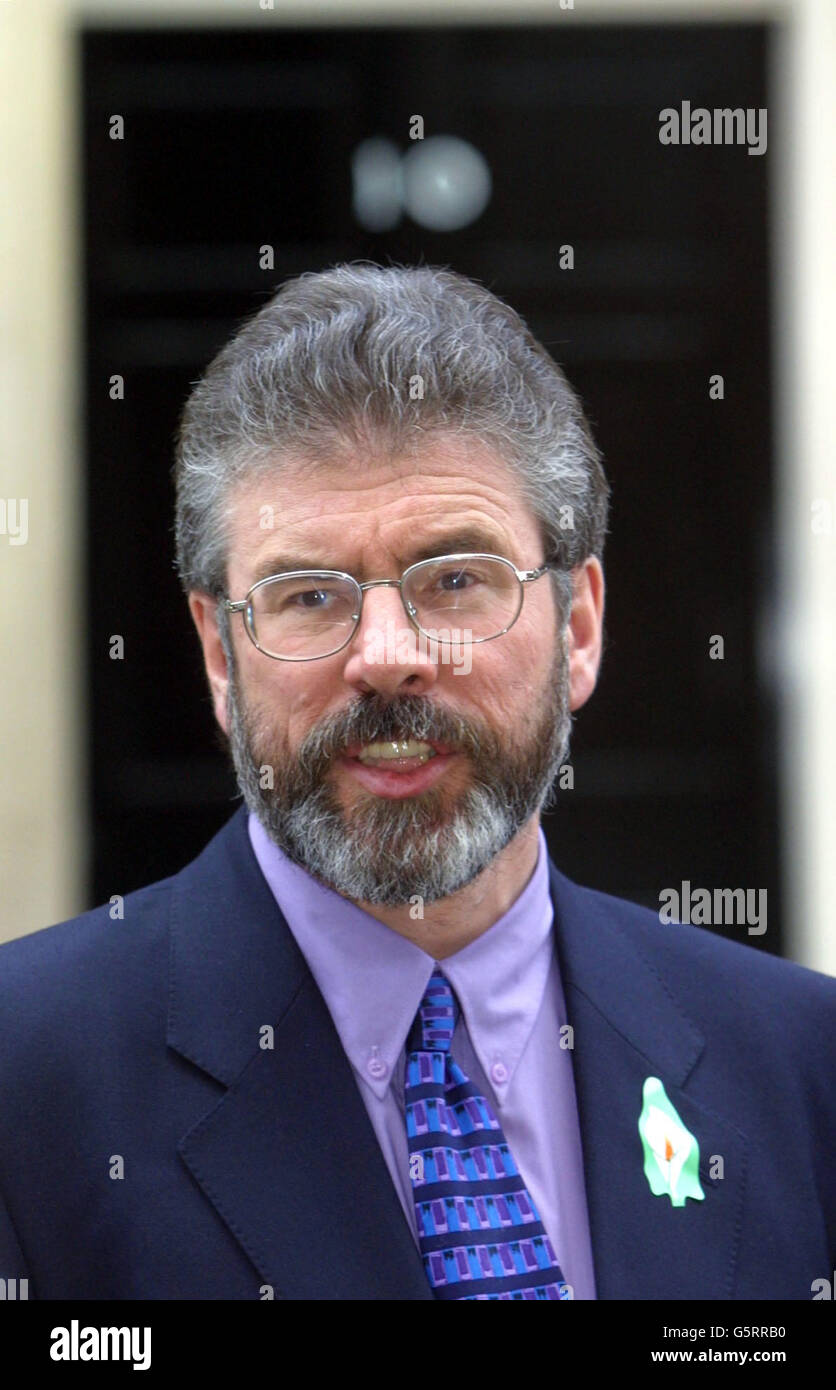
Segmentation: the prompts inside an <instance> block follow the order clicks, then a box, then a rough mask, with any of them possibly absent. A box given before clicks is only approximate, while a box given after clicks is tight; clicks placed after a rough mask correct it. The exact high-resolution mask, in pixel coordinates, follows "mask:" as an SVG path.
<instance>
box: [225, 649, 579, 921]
mask: <svg viewBox="0 0 836 1390" xmlns="http://www.w3.org/2000/svg"><path fill="white" fill-rule="evenodd" d="M557 647H558V650H557V652H556V655H555V661H554V664H553V667H552V674H551V682H550V683H551V685H552V690H551V691H550V692H549V694H550V698H546V699H544V700H543V702H542V706H541V708H540V709H537V710H534V711H533V715H529V716H528V717H527V718H526V719H525V720H523V721H521V722H522V738H521V741H520V742H519V743H515V742H514V741H513V738H512V735H511V734H510V733H509V734H508V735H507V736H505V735H503V736H502V737H500V736H499V735H497V734H496V733H495V732H494V731H493V729H491V728H490V727H489V726H488V725H486V724H484V723H482V722H481V721H480V722H479V724H478V725H477V724H476V723H475V722H474V721H473V720H471V719H464V718H463V717H461V716H460V715H457V714H454V713H453V712H452V711H449V710H447V709H446V708H444V707H443V706H441V705H438V704H436V702H435V701H434V700H432V699H428V698H427V697H426V696H418V695H400V696H396V697H394V698H393V699H391V700H386V699H384V698H383V697H382V696H379V695H377V694H372V695H369V696H362V697H361V698H360V699H359V700H358V701H357V702H356V703H355V704H354V705H352V706H351V707H349V708H348V709H346V710H341V711H340V712H339V713H338V714H334V715H332V716H330V717H329V718H327V719H324V720H323V721H322V722H321V723H320V724H318V725H317V726H316V728H314V729H312V730H311V731H310V733H309V734H307V736H306V737H305V739H304V740H303V742H302V743H301V745H300V747H299V749H298V752H297V753H296V754H295V756H294V755H293V754H292V753H291V751H290V750H289V749H288V748H287V747H286V745H285V744H284V743H281V744H278V745H272V746H271V731H270V729H269V728H264V727H263V721H261V726H260V721H259V720H258V719H256V718H254V717H253V715H252V712H251V711H250V710H248V709H247V707H246V704H245V702H244V700H243V699H242V696H241V693H240V691H239V689H238V685H237V673H236V671H235V666H234V659H233V657H232V652H231V650H227V665H228V671H229V687H228V694H227V715H228V720H229V751H230V754H231V757H232V762H233V765H234V768H235V773H236V777H237V779H238V786H239V788H240V791H241V794H242V796H243V798H244V802H245V804H246V806H247V808H248V810H249V811H251V812H253V813H254V814H255V815H256V816H257V817H258V819H259V821H260V822H261V824H262V825H263V826H264V829H265V830H266V831H267V834H268V835H269V836H270V838H271V840H272V841H273V842H274V844H276V845H278V847H279V849H281V850H282V851H283V852H284V854H286V855H287V857H288V858H289V859H291V860H292V861H293V862H294V863H295V864H298V865H299V866H300V867H301V868H303V869H305V870H306V871H307V872H308V873H310V874H312V875H313V876H314V877H315V878H317V879H319V880H320V881H321V882H322V883H324V884H326V885H327V886H328V887H329V888H332V889H333V890H334V891H335V892H336V893H339V894H340V895H341V896H342V897H344V898H349V899H351V900H353V901H355V902H359V903H363V902H365V903H370V904H379V905H382V906H383V905H385V906H388V907H398V906H403V905H406V904H409V903H411V902H414V901H415V900H416V899H420V900H421V901H422V902H423V903H433V902H436V901H437V900H438V899H439V898H446V897H449V896H450V895H451V894H452V893H455V892H457V891H458V890H459V889H461V888H464V887H465V885H466V884H468V883H470V882H471V881H472V880H473V879H474V878H476V877H477V876H478V875H479V874H480V873H482V871H483V870H484V869H486V868H487V867H488V865H489V864H490V863H491V861H492V860H493V859H495V858H496V856H497V855H498V854H499V853H500V851H501V850H503V849H504V848H505V846H506V845H508V844H509V843H510V842H511V840H512V839H513V838H514V836H515V835H516V834H518V832H519V831H520V830H521V829H522V828H523V826H524V825H525V824H526V823H527V822H528V821H529V820H530V819H531V817H532V816H533V815H534V814H535V813H537V812H539V811H541V810H542V809H544V808H547V807H548V806H549V805H551V804H552V801H553V799H554V792H553V784H554V780H555V777H556V775H557V773H558V770H559V769H560V767H561V766H562V765H563V764H564V763H565V760H566V755H567V753H568V750H569V737H570V732H571V724H572V719H571V714H570V712H569V657H568V649H567V642H566V637H565V634H561V636H560V638H559V640H558V644H557ZM405 738H414V739H437V740H439V741H440V742H443V743H445V744H449V745H452V747H453V748H455V749H457V750H458V751H459V752H461V753H464V754H465V755H466V756H467V758H468V759H469V774H470V786H469V787H468V788H467V789H466V791H464V792H463V793H460V794H459V796H458V799H457V801H456V803H455V804H454V805H453V806H452V808H451V807H450V796H451V793H450V791H449V790H448V789H447V788H446V787H445V785H444V783H445V779H444V778H442V779H441V781H440V783H438V784H436V786H434V787H430V788H429V789H428V790H427V791H424V792H421V793H419V794H418V795H416V796H412V797H406V798H404V799H402V800H397V801H396V800H391V799H389V798H387V797H379V796H375V795H374V794H372V793H366V792H363V793H362V797H361V800H360V802H358V803H357V804H355V805H354V806H353V807H352V808H351V809H350V810H349V811H345V810H344V809H343V807H342V805H341V803H340V799H339V796H338V794H337V793H336V791H335V788H334V786H333V782H332V781H331V780H329V773H330V770H331V767H332V766H333V763H334V759H335V758H336V757H339V756H340V755H341V754H342V753H343V752H344V751H345V749H346V748H348V747H352V746H354V745H356V744H358V743H361V744H362V743H372V742H376V741H377V740H388V739H405ZM268 769H269V770H271V773H272V777H271V776H270V774H269V773H268V771H267V770H268ZM271 780H272V786H270V785H269V782H270V781H271ZM263 782H265V783H268V785H266V786H263V785H262V783H263Z"/></svg>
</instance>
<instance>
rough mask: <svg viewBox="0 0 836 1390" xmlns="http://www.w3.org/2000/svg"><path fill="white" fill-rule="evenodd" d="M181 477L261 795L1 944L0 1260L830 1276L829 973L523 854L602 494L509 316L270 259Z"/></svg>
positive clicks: (601, 1278) (548, 377) (788, 1282)
mask: <svg viewBox="0 0 836 1390" xmlns="http://www.w3.org/2000/svg"><path fill="white" fill-rule="evenodd" d="M177 486H178V502H177V507H178V513H177V553H178V566H179V571H180V574H181V577H182V580H183V584H184V588H185V590H186V592H187V594H188V602H189V606H190V609H191V613H192V617H193V618H194V622H195V625H196V628H197V632H198V635H199V638H200V641H201V644H202V647H203V654H204V658H205V664H206V671H207V676H208V681H209V687H210V690H211V695H212V700H213V704H214V710H215V714H216V717H217V720H218V723H219V725H220V727H221V729H222V730H223V731H224V733H225V734H226V735H227V737H228V739H229V745H230V751H231V755H232V758H233V761H234V765H235V769H236V773H237V776H238V781H239V784H240V788H241V791H242V793H243V797H244V802H245V807H242V808H241V809H240V810H239V811H238V812H237V813H236V814H235V815H233V817H232V819H231V820H230V821H229V823H228V824H227V825H226V826H225V827H224V829H222V830H221V832H220V833H219V834H218V835H217V836H216V837H215V839H213V840H212V841H211V843H210V844H209V845H208V846H207V847H206V849H205V850H204V852H203V853H202V854H201V856H200V857H199V858H198V859H197V860H196V861H195V862H194V863H193V864H190V865H189V866H188V867H187V868H185V869H184V870H183V871H182V872H181V873H179V874H177V875H175V876H174V877H172V878H169V879H167V880H165V881H163V882H160V883H156V884H153V885H152V886H150V887H149V888H146V889H144V890H142V891H141V892H138V893H135V894H132V895H130V896H129V897H128V898H127V899H126V900H125V904H124V919H123V920H118V921H114V920H111V917H110V914H109V911H108V908H107V907H102V908H99V909H97V910H96V911H94V912H90V913H87V914H85V915H83V916H82V917H80V918H77V919H76V920H74V921H72V922H67V923H64V924H62V925H59V926H55V927H53V928H51V929H50V930H49V931H46V932H41V933H36V934H34V935H32V936H29V937H27V938H24V939H21V940H17V941H15V942H12V943H11V944H9V945H7V946H6V947H5V948H4V949H3V950H2V952H0V963H1V964H2V971H1V972H0V973H2V988H1V989H0V1019H2V1038H0V1098H2V1113H3V1126H2V1139H0V1194H2V1199H3V1202H2V1207H0V1213H1V1214H0V1275H2V1277H4V1278H6V1279H28V1280H29V1293H30V1297H39V1298H47V1299H54V1298H65V1297H67V1298H72V1297H77V1298H163V1299H183V1298H199V1299H258V1298H269V1297H275V1298H281V1299H404V1300H411V1299H437V1298H439V1299H445V1298H453V1299H459V1298H462V1299H475V1300H491V1299H495V1300H510V1299H523V1300H529V1301H549V1300H552V1301H563V1300H565V1299H568V1298H572V1297H574V1298H576V1299H590V1298H595V1297H597V1298H599V1299H618V1298H623V1299H637V1298H647V1299H703V1298H707V1299H718V1300H720V1299H744V1298H760V1299H767V1298H789V1299H809V1298H811V1297H812V1296H813V1294H814V1291H815V1287H816V1285H815V1281H816V1280H820V1279H823V1278H825V1277H829V1273H830V1271H831V1270H832V1269H833V1268H834V1267H836V1260H834V1256H835V1255H836V1178H834V1164H833V1152H834V1138H836V1099H834V1097H836V1084H834V1083H836V1065H834V1059H833V1042H832V1040H833V1036H834V1020H835V1019H836V983H834V982H833V981H832V980H830V979H827V978H825V977H824V976H821V975H818V974H815V973H813V972H811V971H808V970H804V969H802V968H800V967H798V966H795V965H793V964H789V963H785V962H780V961H776V960H775V959H773V958H771V957H768V956H764V955H760V954H758V953H756V952H755V951H754V950H753V949H751V948H750V947H745V946H742V945H737V944H735V943H730V942H726V941H724V940H722V939H720V938H718V937H716V936H714V935H712V934H711V933H709V932H707V931H704V930H699V929H695V928H686V927H683V926H676V925H663V924H662V923H661V922H660V920H659V918H658V917H657V916H656V915H655V914H653V913H651V912H650V911H648V910H646V909H642V908H639V907H636V906H634V905H632V904H630V903H626V902H622V901H620V900H618V899H614V898H610V897H607V896H604V895H603V894H600V893H597V892H593V891H591V890H589V889H586V888H581V887H578V886H577V885H575V884H574V883H573V882H572V881H571V880H570V879H569V878H567V877H564V875H563V874H562V873H560V872H559V871H558V870H557V868H556V867H555V865H554V864H553V863H552V862H551V860H550V858H549V855H548V853H547V850H546V844H545V839H544V837H543V833H542V830H541V828H540V813H541V811H542V809H543V808H544V806H547V805H548V804H549V797H550V795H551V794H552V787H553V785H554V782H555V779H556V775H557V773H558V771H559V769H560V768H561V767H562V766H564V765H565V764H566V759H567V752H568V734H569V727H570V718H571V713H572V712H574V711H575V710H577V709H579V708H580V707H581V706H582V705H583V704H584V702H585V701H586V700H587V699H588V698H589V696H590V694H591V693H592V691H593V688H594V686H595V682H596V677H597V672H598V666H599V662H600V656H601V633H602V618H603V605H604V599H603V588H604V586H603V577H602V570H601V553H602V548H603V541H604V533H605V525H606V506H607V485H606V482H605V479H604V476H603V472H602V469H601V464H600V459H599V456H598V453H597V450H596V448H595V445H594V443H593V441H592V439H591V436H590V433H589V430H588V428H587V426H586V423H585V420H584V417H583V413H582V410H581V407H580V405H579V403H578V401H577V399H576V397H575V396H574V394H573V393H572V391H571V389H570V387H569V386H568V383H567V382H566V381H565V378H564V377H563V375H562V373H561V372H560V370H559V369H558V368H557V367H556V365H555V364H554V363H553V362H552V360H551V358H550V357H549V356H548V354H547V353H546V352H545V351H544V349H543V348H542V347H541V346H540V345H539V344H538V343H537V342H536V341H535V340H534V339H533V337H532V336H531V334H530V333H529V331H528V330H527V328H526V327H525V325H524V324H523V323H522V321H521V320H520V319H519V317H518V316H517V314H516V313H515V312H514V311H513V310H512V309H511V308H509V307H508V306H507V305H505V304H503V303H501V302H500V301H499V300H498V299H497V298H496V297H495V296H493V295H492V294H490V293H489V292H488V291H486V290H485V289H483V288H481V287H480V286H478V285H476V284H474V283H472V282H470V281H468V280H465V279H464V278H463V277H461V276H458V275H456V274H454V273H452V272H449V271H442V270H435V269H432V268H418V269H409V268H388V269H381V268H379V267H376V266H369V265H365V264H357V265H347V266H340V267H337V268H335V269H333V270H331V271H328V272H325V273H322V274H312V275H306V276H302V277H300V278H299V279H297V280H293V281H290V282H289V283H287V284H285V285H284V286H283V288H282V289H281V290H280V291H279V292H278V293H277V294H276V296H275V297H274V298H273V299H272V300H271V301H270V303H268V304H267V305H266V306H265V307H264V308H263V309H262V310H261V311H260V313H258V314H257V315H256V316H255V318H254V319H253V320H252V321H251V322H249V323H248V324H247V325H245V326H244V328H243V329H242V330H241V331H240V332H239V333H238V335H237V336H236V337H235V338H234V339H233V341H232V342H231V343H230V344H229V345H228V346H227V347H226V348H225V349H224V350H223V351H222V352H221V353H220V354H219V356H218V357H217V358H216V360H215V361H214V362H213V363H212V365H211V367H210V368H209V370H208V372H207V373H206V375H205V377H204V379H203V380H202V382H201V383H200V384H199V385H198V386H197V387H196V389H195V390H194V392H193V394H192V396H191V398H190V400H189V402H188V405H187V407H186V410H185V412H184V416H183V421H182V425H181V430H180V435H179V440H178V460H177ZM567 867H568V866H567Z"/></svg>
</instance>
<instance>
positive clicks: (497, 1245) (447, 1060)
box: [404, 970, 571, 1302]
mask: <svg viewBox="0 0 836 1390" xmlns="http://www.w3.org/2000/svg"><path fill="white" fill-rule="evenodd" d="M458 1017H459V1006H458V1002H457V1000H456V996H455V994H454V993H453V990H452V988H451V987H450V984H449V983H448V981H447V980H446V979H445V977H444V975H443V974H442V973H441V971H440V970H436V971H435V973H434V974H433V976H432V978H431V980H430V982H429V984H428V985H427V989H426V992H425V994H424V998H423V999H422V1000H421V1007H420V1008H419V1010H418V1014H417V1016H416V1019H415V1023H414V1024H413V1027H412V1031H411V1032H410V1035H409V1039H408V1041H407V1057H406V1085H405V1093H404V1099H405V1102H406V1132H407V1139H408V1143H409V1160H410V1161H409V1172H410V1177H411V1178H412V1187H413V1191H414V1194H415V1216H416V1219H417V1223H418V1240H419V1243H420V1247H421V1254H422V1255H423V1257H424V1268H425V1270H426V1272H427V1278H428V1279H429V1281H430V1285H431V1286H432V1288H433V1290H434V1292H435V1296H436V1298H458V1299H463V1300H464V1301H466V1302H469V1301H476V1300H480V1301H481V1300H484V1299H513V1298H519V1299H560V1298H570V1297H571V1290H570V1289H569V1286H568V1285H567V1284H566V1282H565V1280H564V1278H563V1274H562V1272H561V1269H560V1265H559V1264H558V1262H557V1256H556V1255H555V1253H554V1250H553V1248H552V1243H551V1241H550V1240H549V1237H548V1236H547V1234H546V1231H545V1227H544V1226H543V1223H542V1222H541V1220H540V1214H539V1212H538V1211H537V1208H536V1206H535V1205H534V1200H533V1198H532V1196H531V1194H530V1192H528V1190H527V1189H526V1186H525V1182H524V1181H523V1178H522V1176H521V1175H520V1173H519V1172H518V1171H517V1166H516V1164H515V1163H514V1159H513V1156H512V1154H511V1150H510V1149H509V1148H508V1145H507V1143H506V1141H505V1135H504V1134H503V1133H502V1127H501V1125H500V1123H499V1120H498V1119H497V1118H496V1115H495V1114H494V1112H493V1110H492V1108H491V1106H490V1104H489V1103H488V1101H487V1099H486V1097H485V1096H483V1095H480V1093H479V1089H478V1087H476V1086H474V1085H473V1083H472V1082H471V1081H469V1080H468V1078H467V1077H466V1076H465V1074H464V1072H463V1071H462V1069H461V1067H460V1066H458V1065H457V1063H456V1062H454V1061H453V1059H452V1057H451V1056H450V1041H451V1039H452V1037H453V1032H454V1030H455V1027H456V1021H457V1019H458Z"/></svg>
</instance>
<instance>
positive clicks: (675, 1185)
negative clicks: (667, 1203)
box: [639, 1076, 705, 1207]
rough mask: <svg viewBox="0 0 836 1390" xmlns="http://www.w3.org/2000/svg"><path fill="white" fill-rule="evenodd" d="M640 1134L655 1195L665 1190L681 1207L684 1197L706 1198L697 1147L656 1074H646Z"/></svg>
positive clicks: (647, 1170)
mask: <svg viewBox="0 0 836 1390" xmlns="http://www.w3.org/2000/svg"><path fill="white" fill-rule="evenodd" d="M639 1134H640V1135H641V1141H642V1146H643V1148H644V1175H645V1177H646V1178H647V1181H648V1183H649V1184H650V1190H651V1192H652V1193H653V1195H654V1197H661V1196H662V1195H663V1194H664V1193H667V1194H668V1196H669V1197H670V1199H671V1204H672V1205H673V1206H675V1207H684V1206H685V1199H686V1197H693V1198H694V1199H695V1200H696V1201H698V1202H702V1201H704V1200H705V1193H704V1192H703V1190H702V1188H701V1187H700V1178H699V1166H700V1146H699V1144H698V1143H697V1140H696V1137H695V1135H693V1134H692V1133H691V1131H690V1130H689V1129H687V1128H686V1126H685V1125H684V1124H683V1123H682V1120H681V1119H680V1118H679V1115H678V1114H677V1113H676V1109H675V1107H674V1106H673V1105H671V1103H670V1101H669V1100H668V1097H667V1095H666V1094H665V1088H664V1086H663V1085H662V1083H661V1081H660V1080H659V1078H658V1076H649V1077H648V1078H647V1080H646V1081H645V1083H644V1089H643V1092H642V1112H641V1114H640V1116H639Z"/></svg>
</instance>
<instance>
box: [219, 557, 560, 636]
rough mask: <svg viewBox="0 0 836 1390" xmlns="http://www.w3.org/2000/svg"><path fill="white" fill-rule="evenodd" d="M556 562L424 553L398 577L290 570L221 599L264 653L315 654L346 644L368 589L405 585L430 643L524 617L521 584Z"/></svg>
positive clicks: (485, 631)
mask: <svg viewBox="0 0 836 1390" xmlns="http://www.w3.org/2000/svg"><path fill="white" fill-rule="evenodd" d="M556 568H557V566H555V565H551V564H545V565H541V566H540V567H539V569H533V570H518V569H517V567H516V565H513V564H512V563H511V561H510V560H505V559H503V558H502V556H500V555H480V554H474V555H470V554H467V555H444V556H441V557H440V558H439V559H433V560H421V561H419V563H418V564H417V565H410V566H409V568H408V569H406V570H404V572H403V574H402V575H401V577H400V579H372V580H369V581H368V583H366V584H358V582H357V580H356V579H353V578H352V576H351V575H350V574H346V573H345V572H344V571H342V570H293V571H292V572H289V573H286V574H272V575H269V576H268V577H267V578H266V579H259V581H258V582H257V583H256V584H253V586H252V588H251V589H250V591H249V593H248V594H247V596H246V598H242V599H238V600H236V601H233V600H232V599H228V598H224V599H223V603H224V607H225V608H226V610H227V612H229V613H243V615H244V623H245V625H246V629H247V632H248V634H249V637H250V639H251V641H252V642H253V643H254V644H255V646H256V647H258V650H259V651H260V652H263V653H264V655H265V656H270V657H273V658H274V660H276V661H318V660H319V659H320V658H321V657H324V656H333V655H334V654H335V653H336V652H339V651H342V649H343V647H346V646H348V643H349V642H350V641H351V639H352V637H353V636H354V634H355V632H356V631H357V628H358V626H359V624H360V616H361V613H362V610H363V594H364V592H365V590H366V589H377V588H381V587H384V586H387V585H388V586H390V587H392V588H396V589H400V593H401V599H402V601H403V606H404V608H405V610H406V615H407V617H408V619H409V621H410V623H411V624H412V626H413V627H414V628H415V629H416V630H417V631H418V632H420V633H423V635H424V636H425V637H427V638H429V640H430V641H432V642H445V643H446V642H450V643H452V642H455V643H456V644H459V643H460V642H490V641H492V640H493V639H494V638H495V637H501V636H502V635H503V633H505V632H507V631H508V629H509V628H510V627H512V626H513V625H514V623H515V622H516V621H517V618H518V617H519V616H520V612H521V610H522V606H523V598H524V596H525V590H524V588H523V586H524V585H525V584H529V583H530V582H531V581H532V580H534V579H540V577H541V576H542V575H544V574H545V573H546V571H547V570H550V569H556ZM453 622H454V623H455V628H452V627H451V623H453ZM439 625H441V630H440V628H439ZM445 634H447V635H445ZM468 634H470V635H469V636H468Z"/></svg>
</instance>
